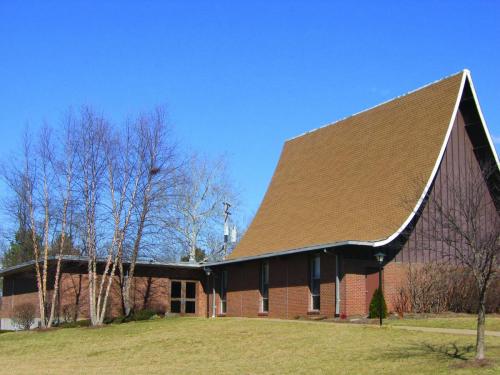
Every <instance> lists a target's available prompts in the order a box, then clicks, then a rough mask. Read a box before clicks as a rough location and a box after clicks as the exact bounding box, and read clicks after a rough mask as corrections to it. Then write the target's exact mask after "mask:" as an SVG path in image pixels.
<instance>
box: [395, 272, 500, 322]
mask: <svg viewBox="0 0 500 375" xmlns="http://www.w3.org/2000/svg"><path fill="white" fill-rule="evenodd" d="M392 302H393V306H394V308H395V310H396V312H397V313H398V314H400V315H402V314H403V313H405V312H413V313H434V314H438V313H442V312H446V311H452V312H457V313H476V312H477V306H478V289H477V286H476V282H475V280H474V277H473V276H472V275H471V273H470V272H469V271H468V270H467V269H464V268H463V267H457V266H451V265H449V264H442V263H429V264H411V265H408V268H407V271H406V280H405V283H404V285H403V286H401V287H400V289H399V290H398V291H397V293H396V296H395V297H394V300H393V301H392ZM486 309H487V311H486V312H487V313H498V312H499V311H500V280H499V279H498V278H497V279H496V280H494V281H493V282H492V284H491V285H490V288H489V290H488V293H487V302H486Z"/></svg>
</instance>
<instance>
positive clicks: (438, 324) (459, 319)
mask: <svg viewBox="0 0 500 375" xmlns="http://www.w3.org/2000/svg"><path fill="white" fill-rule="evenodd" d="M386 324H389V325H400V326H412V327H432V328H456V329H476V325H477V318H476V317H475V316H473V315H463V316H461V315H458V316H456V317H454V316H452V317H445V318H441V317H438V318H428V319H425V318H424V319H422V318H404V319H390V320H386ZM486 329H487V330H489V331H500V315H488V316H487V317H486Z"/></svg>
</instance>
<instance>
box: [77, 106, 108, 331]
mask: <svg viewBox="0 0 500 375" xmlns="http://www.w3.org/2000/svg"><path fill="white" fill-rule="evenodd" d="M78 127H79V129H78V130H79V131H78V138H79V140H80V142H79V145H78V147H77V162H78V169H79V170H80V173H81V175H80V176H79V179H78V185H79V188H80V189H79V190H80V191H79V193H80V194H81V195H82V202H83V212H84V221H85V228H84V230H85V232H84V235H83V241H84V249H85V252H86V254H87V256H88V269H87V273H88V284H89V313H90V320H91V323H92V325H99V324H100V320H99V316H100V313H101V311H100V310H101V307H100V306H99V305H98V304H97V294H98V270H97V267H98V230H97V226H98V220H99V217H98V215H99V211H98V210H99V204H100V203H101V194H102V189H103V179H104V177H105V171H106V158H105V139H106V138H107V136H108V124H107V123H106V121H105V120H104V118H102V117H101V116H98V115H97V114H95V113H94V112H93V111H92V110H91V109H90V108H84V109H83V110H82V113H81V119H80V121H79V126H78Z"/></svg>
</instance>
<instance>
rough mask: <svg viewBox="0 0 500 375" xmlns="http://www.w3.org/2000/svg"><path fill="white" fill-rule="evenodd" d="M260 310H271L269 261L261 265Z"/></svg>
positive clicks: (264, 311) (265, 311)
mask: <svg viewBox="0 0 500 375" xmlns="http://www.w3.org/2000/svg"><path fill="white" fill-rule="evenodd" d="M260 312H263V313H267V312H269V262H262V263H261V265H260Z"/></svg>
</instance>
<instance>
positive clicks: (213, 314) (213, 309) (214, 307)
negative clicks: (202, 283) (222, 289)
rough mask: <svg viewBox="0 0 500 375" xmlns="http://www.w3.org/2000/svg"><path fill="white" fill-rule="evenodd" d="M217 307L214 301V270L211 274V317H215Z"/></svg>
mask: <svg viewBox="0 0 500 375" xmlns="http://www.w3.org/2000/svg"><path fill="white" fill-rule="evenodd" d="M216 309H217V304H216V303H215V272H214V274H213V276H212V318H215V317H216V316H217V314H216V311H215V310H216Z"/></svg>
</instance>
